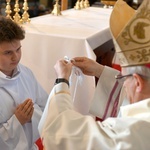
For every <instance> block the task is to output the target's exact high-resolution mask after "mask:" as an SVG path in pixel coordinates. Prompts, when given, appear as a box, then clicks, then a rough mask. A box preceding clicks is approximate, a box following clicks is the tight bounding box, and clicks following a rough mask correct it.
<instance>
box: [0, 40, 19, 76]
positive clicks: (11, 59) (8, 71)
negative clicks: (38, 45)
mask: <svg viewBox="0 0 150 150" xmlns="http://www.w3.org/2000/svg"><path fill="white" fill-rule="evenodd" d="M20 58H21V44H20V40H14V41H12V42H3V43H1V44H0V71H2V72H3V73H4V74H5V75H7V76H11V75H12V73H13V70H14V69H15V68H16V67H17V65H18V63H19V61H20Z"/></svg>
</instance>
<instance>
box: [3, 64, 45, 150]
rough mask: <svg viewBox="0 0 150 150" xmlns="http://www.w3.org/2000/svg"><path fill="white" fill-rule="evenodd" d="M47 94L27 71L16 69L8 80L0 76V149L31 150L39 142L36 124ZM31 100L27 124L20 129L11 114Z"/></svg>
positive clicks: (19, 67)
mask: <svg viewBox="0 0 150 150" xmlns="http://www.w3.org/2000/svg"><path fill="white" fill-rule="evenodd" d="M47 97H48V95H47V93H46V92H45V91H44V90H43V89H42V87H41V86H40V85H39V84H38V82H37V81H36V79H35V77H34V75H33V73H32V72H31V70H29V69H28V68H26V67H25V66H23V65H21V64H20V65H18V68H17V70H16V71H15V74H14V75H13V77H12V78H9V77H7V76H6V75H4V74H3V73H2V72H0V149H1V150H35V149H37V148H36V146H35V145H34V142H35V141H36V140H37V139H38V138H39V132H38V123H39V120H40V118H41V115H42V111H43V110H44V107H45V104H46V101H47ZM28 98H30V99H32V101H33V103H34V112H33V116H32V119H31V121H30V122H28V123H26V124H24V125H21V124H20V122H19V121H18V119H17V118H16V116H15V115H14V111H15V109H16V107H17V106H18V105H19V104H21V103H23V102H24V100H26V99H28Z"/></svg>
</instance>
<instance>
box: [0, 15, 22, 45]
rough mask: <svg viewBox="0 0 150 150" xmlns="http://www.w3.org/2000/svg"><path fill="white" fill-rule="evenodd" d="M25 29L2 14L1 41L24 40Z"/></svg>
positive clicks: (0, 17)
mask: <svg viewBox="0 0 150 150" xmlns="http://www.w3.org/2000/svg"><path fill="white" fill-rule="evenodd" d="M24 38H25V31H24V30H23V28H22V27H21V26H19V25H18V24H17V23H15V22H14V21H12V20H11V19H8V18H6V17H3V16H0V43H2V42H11V41H13V40H23V39H24Z"/></svg>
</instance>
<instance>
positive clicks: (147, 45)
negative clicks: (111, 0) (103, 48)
mask: <svg viewBox="0 0 150 150" xmlns="http://www.w3.org/2000/svg"><path fill="white" fill-rule="evenodd" d="M110 30H111V33H112V36H113V41H114V45H115V49H116V52H117V56H118V58H119V61H120V65H121V66H122V67H125V66H134V65H144V64H149V63H150V0H143V2H142V4H141V5H140V7H139V8H138V10H134V9H132V8H131V7H130V6H128V5H127V3H126V2H124V1H123V0H118V1H117V2H116V4H115V7H114V9H113V11H112V14H111V17H110Z"/></svg>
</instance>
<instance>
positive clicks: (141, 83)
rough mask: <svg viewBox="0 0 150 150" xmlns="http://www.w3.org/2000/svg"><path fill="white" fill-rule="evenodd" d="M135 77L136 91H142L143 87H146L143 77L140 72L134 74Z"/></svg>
mask: <svg viewBox="0 0 150 150" xmlns="http://www.w3.org/2000/svg"><path fill="white" fill-rule="evenodd" d="M133 77H134V79H135V85H136V92H141V91H142V89H143V88H144V80H143V78H142V77H141V76H140V75H139V74H136V73H134V74H133Z"/></svg>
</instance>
